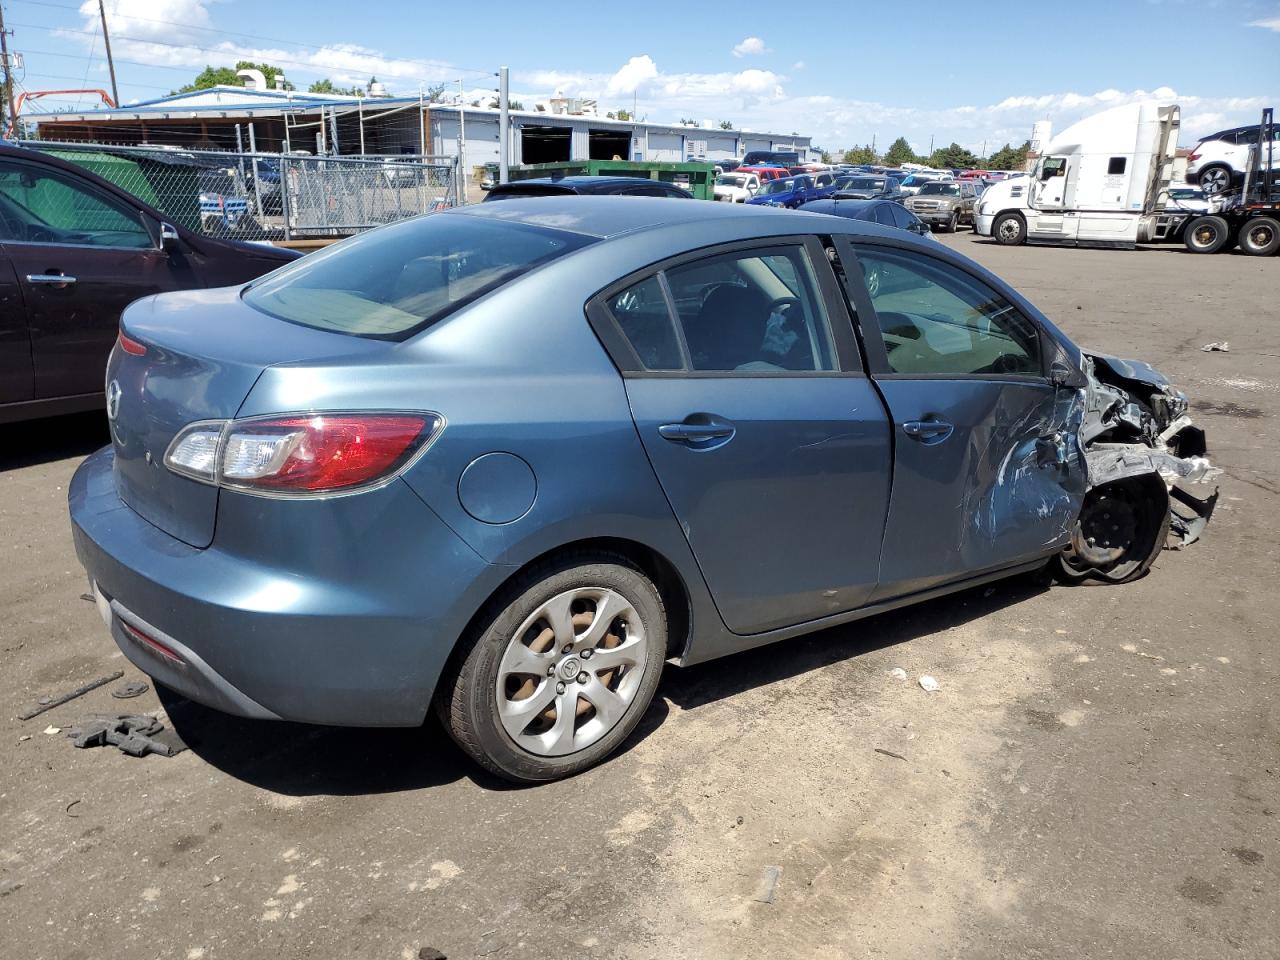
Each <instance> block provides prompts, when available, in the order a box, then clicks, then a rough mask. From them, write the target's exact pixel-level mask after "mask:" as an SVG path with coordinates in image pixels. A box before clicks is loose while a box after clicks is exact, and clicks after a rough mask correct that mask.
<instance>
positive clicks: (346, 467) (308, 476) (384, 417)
mask: <svg viewBox="0 0 1280 960" xmlns="http://www.w3.org/2000/svg"><path fill="white" fill-rule="evenodd" d="M437 423H438V421H437V420H436V418H434V417H431V416H429V415H425V414H335V415H329V414H315V415H312V416H291V417H280V418H275V419H269V420H250V421H241V422H239V423H234V424H232V426H231V428H230V430H229V431H228V434H227V437H226V440H225V441H224V445H223V450H222V463H221V471H220V476H219V479H220V482H221V483H222V484H223V485H224V486H228V487H245V488H248V489H255V490H264V491H278V492H282V493H319V492H325V491H331V490H346V489H351V488H355V487H364V486H368V485H370V484H373V483H376V482H378V481H379V480H381V479H383V478H385V477H387V476H388V475H390V474H392V473H394V472H395V471H396V470H398V469H399V468H400V467H402V466H403V465H404V464H405V463H406V462H407V461H408V460H409V458H411V457H412V456H413V455H414V453H416V452H417V451H418V450H419V449H420V448H421V447H422V445H423V444H424V443H425V442H426V441H427V440H428V439H429V438H430V436H431V433H432V431H433V430H434V429H435V427H436V424H437Z"/></svg>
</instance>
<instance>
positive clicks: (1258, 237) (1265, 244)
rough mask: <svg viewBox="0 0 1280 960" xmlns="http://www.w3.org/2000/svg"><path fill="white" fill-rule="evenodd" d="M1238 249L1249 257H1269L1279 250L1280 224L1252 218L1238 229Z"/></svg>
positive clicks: (1270, 220) (1269, 220)
mask: <svg viewBox="0 0 1280 960" xmlns="http://www.w3.org/2000/svg"><path fill="white" fill-rule="evenodd" d="M1240 249H1241V250H1243V251H1244V252H1245V253H1247V254H1249V256H1251V257H1269V256H1271V254H1273V253H1275V252H1276V251H1277V250H1280V222H1278V221H1276V220H1273V219H1272V218H1271V217H1254V218H1253V219H1252V220H1246V221H1245V222H1244V225H1243V226H1242V227H1241V228H1240Z"/></svg>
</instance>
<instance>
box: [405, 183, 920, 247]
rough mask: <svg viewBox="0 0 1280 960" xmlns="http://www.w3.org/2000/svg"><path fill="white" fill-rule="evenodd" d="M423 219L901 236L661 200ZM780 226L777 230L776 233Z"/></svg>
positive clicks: (538, 201) (561, 201)
mask: <svg viewBox="0 0 1280 960" xmlns="http://www.w3.org/2000/svg"><path fill="white" fill-rule="evenodd" d="M840 202H841V203H847V202H849V201H844V200H842V201H840ZM806 206H807V204H806ZM428 216H446V217H487V218H489V219H492V220H506V221H508V222H512V223H522V224H526V225H528V226H534V227H547V228H550V229H554V230H565V231H569V232H572V233H578V234H582V235H584V236H590V237H597V238H600V239H605V238H609V237H617V236H620V235H622V234H627V233H635V232H639V231H641V230H650V231H659V230H666V231H670V232H672V233H673V234H676V235H679V234H680V233H681V232H682V230H683V228H685V227H687V226H689V225H691V224H700V223H708V222H719V223H724V224H725V226H726V227H727V228H734V227H736V229H734V230H732V232H734V233H736V234H738V235H739V239H749V238H751V237H754V236H757V235H759V236H777V235H779V234H782V233H787V232H794V233H798V234H805V233H813V234H819V233H832V232H836V233H866V234H871V235H874V236H883V237H892V238H899V237H900V235H902V234H903V231H901V230H890V229H889V228H887V227H882V226H877V225H875V224H867V225H866V226H865V227H864V226H863V225H861V224H859V225H858V227H857V228H856V229H849V228H847V227H840V226H838V224H839V223H841V222H842V220H843V218H838V217H836V218H832V217H825V216H818V215H815V214H813V213H809V212H801V211H797V210H782V209H779V208H778V207H765V206H752V205H749V204H742V203H711V202H710V201H706V200H703V201H701V202H698V203H671V202H670V201H669V200H668V199H666V198H664V197H610V196H549V197H519V198H512V199H511V200H504V201H503V202H502V203H472V204H468V205H467V206H465V207H455V208H454V209H452V210H448V211H445V212H443V213H438V214H428ZM844 222H845V223H847V222H848V221H844ZM780 226H781V227H782V229H779V228H780ZM788 228H790V229H788ZM731 239H732V238H731ZM930 249H932V248H930Z"/></svg>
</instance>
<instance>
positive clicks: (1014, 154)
mask: <svg viewBox="0 0 1280 960" xmlns="http://www.w3.org/2000/svg"><path fill="white" fill-rule="evenodd" d="M1030 149H1031V141H1030V140H1028V141H1027V142H1026V143H1024V144H1023V145H1022V146H1020V147H1014V146H1010V145H1009V144H1007V143H1006V144H1005V145H1004V146H1003V147H1001V148H1000V149H999V150H997V151H996V152H995V153H993V154H992V155H991V159H989V160H988V161H987V166H988V167H990V168H991V169H992V170H1022V169H1024V168H1025V167H1026V165H1027V152H1028V151H1029V150H1030Z"/></svg>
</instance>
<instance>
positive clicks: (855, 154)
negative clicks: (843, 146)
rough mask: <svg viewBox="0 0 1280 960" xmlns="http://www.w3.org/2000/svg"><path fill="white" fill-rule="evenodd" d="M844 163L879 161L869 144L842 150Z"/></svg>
mask: <svg viewBox="0 0 1280 960" xmlns="http://www.w3.org/2000/svg"><path fill="white" fill-rule="evenodd" d="M844 162H845V163H879V162H880V158H879V157H878V156H876V152H875V151H874V150H872V149H871V144H867V145H866V146H863V147H850V148H849V149H848V150H846V151H845V152H844Z"/></svg>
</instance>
